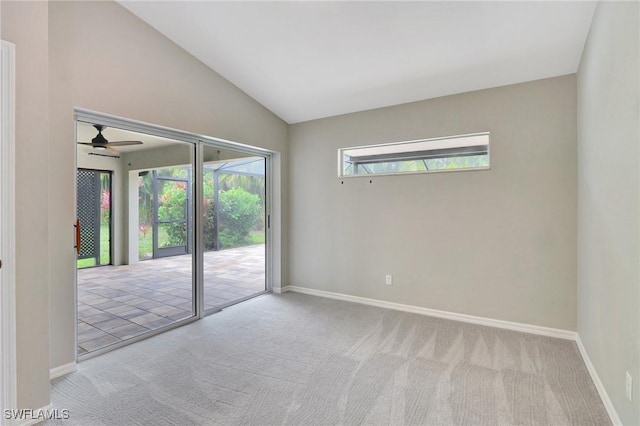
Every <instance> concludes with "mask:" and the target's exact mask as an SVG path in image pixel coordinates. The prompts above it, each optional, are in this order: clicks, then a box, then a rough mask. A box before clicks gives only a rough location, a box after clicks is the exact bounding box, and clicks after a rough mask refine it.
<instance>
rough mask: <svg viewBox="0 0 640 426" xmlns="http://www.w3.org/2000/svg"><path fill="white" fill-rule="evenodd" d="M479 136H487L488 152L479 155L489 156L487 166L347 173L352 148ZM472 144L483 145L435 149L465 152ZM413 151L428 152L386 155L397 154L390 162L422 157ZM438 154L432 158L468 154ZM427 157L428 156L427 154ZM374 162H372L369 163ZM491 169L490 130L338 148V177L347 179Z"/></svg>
mask: <svg viewBox="0 0 640 426" xmlns="http://www.w3.org/2000/svg"><path fill="white" fill-rule="evenodd" d="M479 136H486V137H487V144H486V147H487V148H486V154H484V153H483V154H478V155H486V156H487V162H488V165H487V166H479V167H460V168H452V169H434V170H413V171H406V172H389V173H368V174H346V173H345V159H346V152H348V151H350V150H365V149H372V148H383V147H393V146H403V145H409V144H424V143H429V142H436V141H446V140H450V139H464V138H472V137H479ZM470 146H481V145H477V144H476V145H467V146H459V147H452V148H436V149H434V150H433V151H434V152H436V151H442V150H446V149H453V150H455V149H458V150H459V151H461V152H464V150H465V148H466V147H470ZM413 152H427V151H426V150H424V149H423V150H422V151H415V150H414V151H410V150H403V151H398V152H394V153H388V154H386V155H388V156H389V157H391V156H392V155H396V158H395V159H394V158H391V159H390V160H389V161H388V163H390V162H393V161H409V160H419V159H421V158H420V156H419V155H417V156H416V155H414V156H413V158H411V153H413ZM384 155H385V154H380V155H378V157H380V156H384ZM434 155H436V156H434V157H432V158H431V159H435V158H452V157H453V158H455V157H465V156H468V155H458V156H455V155H451V156H445V157H442V156H441V155H438V154H434ZM375 156H376V155H367V156H363V157H375ZM401 157H406V158H404V159H403V158H401ZM425 157H426V156H425ZM422 159H429V158H422ZM373 163H374V164H375V163H377V164H380V163H384V161H377V162H373ZM369 164H372V163H369ZM490 169H491V134H490V132H478V133H468V134H463V135H455V136H443V137H436V138H427V139H416V140H409V141H401V142H388V143H381V144H372V145H362V146H351V147H344V148H338V179H345V178H359V177H373V176H396V175H413V174H423V173H441V172H463V171H479V170H490Z"/></svg>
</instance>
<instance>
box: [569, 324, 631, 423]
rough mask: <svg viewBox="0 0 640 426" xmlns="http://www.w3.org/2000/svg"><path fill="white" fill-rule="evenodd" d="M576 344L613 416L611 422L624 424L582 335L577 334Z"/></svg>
mask: <svg viewBox="0 0 640 426" xmlns="http://www.w3.org/2000/svg"><path fill="white" fill-rule="evenodd" d="M576 344H577V345H578V350H579V351H580V355H582V359H583V360H584V364H585V365H586V366H587V370H589V375H590V376H591V380H593V384H594V385H595V386H596V389H597V390H598V394H599V395H600V399H602V403H603V404H604V408H605V409H606V410H607V413H608V414H609V417H610V418H611V423H613V424H614V426H622V421H621V420H620V417H618V413H617V411H616V409H615V407H614V406H613V403H612V402H611V399H610V398H609V394H607V390H606V389H605V387H604V385H603V384H602V381H601V380H600V376H598V372H597V371H596V369H595V367H594V366H593V363H592V362H591V359H590V358H589V354H588V353H587V349H586V348H585V347H584V345H583V344H582V339H580V335H577V336H576Z"/></svg>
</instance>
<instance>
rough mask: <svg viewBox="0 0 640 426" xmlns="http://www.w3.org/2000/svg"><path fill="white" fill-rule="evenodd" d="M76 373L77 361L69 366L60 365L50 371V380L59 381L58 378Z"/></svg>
mask: <svg viewBox="0 0 640 426" xmlns="http://www.w3.org/2000/svg"><path fill="white" fill-rule="evenodd" d="M75 371H78V365H77V364H76V363H75V361H74V362H70V363H68V364H64V365H60V366H58V367H55V368H52V369H51V370H49V379H50V380H53V379H57V378H58V377H62V376H65V375H67V374H69V373H73V372H75Z"/></svg>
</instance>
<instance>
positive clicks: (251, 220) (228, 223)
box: [218, 187, 262, 249]
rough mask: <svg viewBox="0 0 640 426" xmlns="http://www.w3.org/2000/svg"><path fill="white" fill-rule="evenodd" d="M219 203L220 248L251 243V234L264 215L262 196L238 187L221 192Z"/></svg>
mask: <svg viewBox="0 0 640 426" xmlns="http://www.w3.org/2000/svg"><path fill="white" fill-rule="evenodd" d="M219 203H220V207H219V215H220V217H219V219H218V220H219V223H218V224H219V226H220V232H219V234H218V239H219V248H220V249H225V248H231V247H238V246H242V245H247V244H250V243H251V238H250V235H249V234H250V233H251V231H252V230H253V228H254V227H255V226H256V224H257V223H258V221H259V220H260V218H261V216H262V208H261V206H260V197H259V196H258V195H256V194H251V193H249V192H247V191H245V190H244V189H242V188H239V187H238V188H233V189H229V190H227V191H223V192H221V193H220V195H219Z"/></svg>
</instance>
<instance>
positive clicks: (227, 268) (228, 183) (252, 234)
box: [202, 145, 268, 312]
mask: <svg viewBox="0 0 640 426" xmlns="http://www.w3.org/2000/svg"><path fill="white" fill-rule="evenodd" d="M203 160H204V161H203V179H202V220H203V246H204V253H203V268H202V272H203V284H204V285H203V288H204V310H205V312H213V311H216V310H219V309H221V308H223V307H225V306H228V305H230V304H233V303H237V302H238V301H242V300H245V299H247V298H250V297H253V296H255V295H257V294H261V293H264V292H265V291H266V289H267V282H266V239H267V219H268V215H267V200H266V196H267V193H266V183H267V175H266V158H265V157H261V156H254V155H249V154H246V153H242V152H239V151H233V150H222V149H218V148H215V147H212V146H206V145H205V146H204V147H203Z"/></svg>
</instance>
